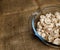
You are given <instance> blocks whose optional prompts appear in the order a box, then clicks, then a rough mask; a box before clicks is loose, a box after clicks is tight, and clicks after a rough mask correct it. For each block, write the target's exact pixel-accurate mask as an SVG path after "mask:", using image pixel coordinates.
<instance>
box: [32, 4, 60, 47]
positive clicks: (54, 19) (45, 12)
mask: <svg viewBox="0 0 60 50" xmlns="http://www.w3.org/2000/svg"><path fill="white" fill-rule="evenodd" d="M32 28H33V31H34V34H35V35H36V36H37V37H38V38H39V39H40V40H41V41H42V42H43V43H44V44H47V45H50V46H53V47H56V48H60V5H59V4H58V5H48V6H42V8H40V9H38V10H37V11H36V12H35V13H33V19H32Z"/></svg>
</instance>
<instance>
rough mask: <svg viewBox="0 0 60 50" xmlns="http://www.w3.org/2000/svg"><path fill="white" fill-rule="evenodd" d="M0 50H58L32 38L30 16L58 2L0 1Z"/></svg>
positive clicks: (53, 0) (34, 37)
mask: <svg viewBox="0 0 60 50" xmlns="http://www.w3.org/2000/svg"><path fill="white" fill-rule="evenodd" d="M0 3H1V4H0V50H60V49H59V48H53V47H50V46H47V45H44V44H43V43H42V42H41V41H40V40H39V39H38V38H37V37H36V36H34V33H33V30H32V27H31V20H32V16H31V14H32V13H33V12H35V11H36V10H37V9H38V8H39V7H40V6H43V5H45V4H46V5H48V4H59V3H60V0H0Z"/></svg>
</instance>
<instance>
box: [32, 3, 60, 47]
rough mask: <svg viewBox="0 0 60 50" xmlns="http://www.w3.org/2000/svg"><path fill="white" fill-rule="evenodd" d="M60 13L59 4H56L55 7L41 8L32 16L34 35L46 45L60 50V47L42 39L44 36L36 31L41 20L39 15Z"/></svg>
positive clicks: (46, 6)
mask: <svg viewBox="0 0 60 50" xmlns="http://www.w3.org/2000/svg"><path fill="white" fill-rule="evenodd" d="M57 11H58V12H60V5H59V4H55V5H45V6H42V7H41V8H39V9H37V11H36V12H35V13H33V14H32V16H33V18H32V29H33V31H34V34H35V35H36V36H37V37H38V38H39V39H40V40H41V41H42V42H43V43H44V44H46V45H49V46H52V47H55V48H60V45H56V44H53V43H51V42H48V41H46V40H45V39H43V38H42V36H40V35H39V34H38V32H37V31H36V24H37V22H38V20H39V15H41V14H46V13H50V12H51V13H55V12H57Z"/></svg>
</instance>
